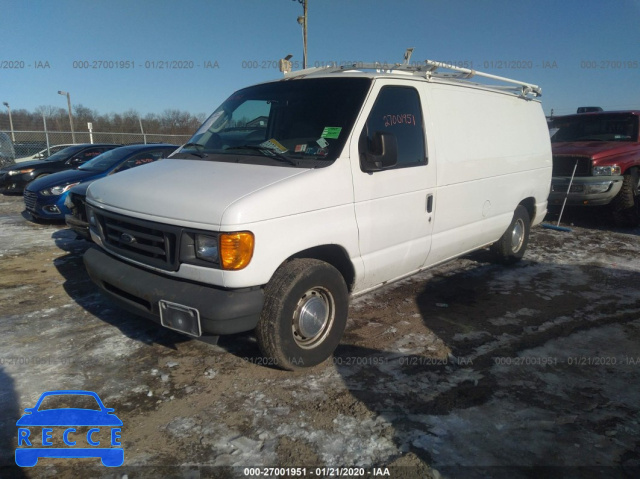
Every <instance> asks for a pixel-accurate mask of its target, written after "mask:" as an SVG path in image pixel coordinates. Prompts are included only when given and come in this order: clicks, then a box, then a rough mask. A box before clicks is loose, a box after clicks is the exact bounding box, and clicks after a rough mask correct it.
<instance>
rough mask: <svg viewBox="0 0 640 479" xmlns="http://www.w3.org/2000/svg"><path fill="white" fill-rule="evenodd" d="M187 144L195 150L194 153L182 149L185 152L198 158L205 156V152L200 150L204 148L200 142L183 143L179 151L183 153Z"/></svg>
mask: <svg viewBox="0 0 640 479" xmlns="http://www.w3.org/2000/svg"><path fill="white" fill-rule="evenodd" d="M189 146H193V147H195V149H196V152H195V153H194V152H191V151H184V153H186V154H187V155H193V156H197V157H200V158H204V157H205V156H207V154H206V153H202V150H204V146H203V145H201V144H200V143H185V144H184V145H182V148H180V153H183V150H184V148H187V147H189Z"/></svg>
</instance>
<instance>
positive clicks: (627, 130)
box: [551, 113, 638, 143]
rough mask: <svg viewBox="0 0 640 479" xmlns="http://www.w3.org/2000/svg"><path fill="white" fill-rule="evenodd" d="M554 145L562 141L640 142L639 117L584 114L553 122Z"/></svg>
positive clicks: (552, 140)
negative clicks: (639, 134) (639, 140)
mask: <svg viewBox="0 0 640 479" xmlns="http://www.w3.org/2000/svg"><path fill="white" fill-rule="evenodd" d="M551 129H554V130H555V133H553V136H552V137H551V142H552V143H557V142H561V141H638V117H637V116H636V115H629V114H610V115H607V114H604V115H603V114H594V115H590V114H588V113H583V114H580V115H572V116H567V117H560V118H556V119H554V120H553V123H552V125H551Z"/></svg>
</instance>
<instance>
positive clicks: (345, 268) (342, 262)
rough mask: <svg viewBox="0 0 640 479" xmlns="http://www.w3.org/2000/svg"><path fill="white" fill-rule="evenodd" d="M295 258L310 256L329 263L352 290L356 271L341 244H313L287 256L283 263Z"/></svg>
mask: <svg viewBox="0 0 640 479" xmlns="http://www.w3.org/2000/svg"><path fill="white" fill-rule="evenodd" d="M297 258H312V259H317V260H320V261H324V262H325V263H328V264H330V265H331V266H333V267H334V268H335V269H337V270H338V272H339V273H340V274H341V275H342V277H343V278H344V282H345V283H346V285H347V289H348V290H349V292H351V291H352V289H353V286H354V284H355V280H356V271H355V268H354V266H353V263H352V262H351V259H350V258H349V255H348V253H347V250H345V249H344V248H343V247H342V246H340V245H337V244H325V245H319V246H314V247H312V248H308V249H305V250H302V251H299V252H297V253H295V254H293V255H291V256H289V257H288V258H287V259H286V260H285V261H284V262H283V264H284V263H286V262H288V261H291V260H293V259H297Z"/></svg>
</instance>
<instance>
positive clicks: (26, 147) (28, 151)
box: [13, 141, 47, 159]
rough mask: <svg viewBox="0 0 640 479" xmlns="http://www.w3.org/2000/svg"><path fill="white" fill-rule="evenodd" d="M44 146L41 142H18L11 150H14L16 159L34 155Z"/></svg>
mask: <svg viewBox="0 0 640 479" xmlns="http://www.w3.org/2000/svg"><path fill="white" fill-rule="evenodd" d="M46 146H47V144H46V143H45V142H43V141H19V142H15V143H14V144H13V148H14V149H15V150H16V159H18V158H24V157H29V156H31V155H34V154H35V153H38V152H39V151H40V150H42V149H43V148H46Z"/></svg>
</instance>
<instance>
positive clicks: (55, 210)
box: [42, 205, 60, 214]
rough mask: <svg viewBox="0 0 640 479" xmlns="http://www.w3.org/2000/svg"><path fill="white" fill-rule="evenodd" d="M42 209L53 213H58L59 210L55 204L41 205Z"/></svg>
mask: <svg viewBox="0 0 640 479" xmlns="http://www.w3.org/2000/svg"><path fill="white" fill-rule="evenodd" d="M42 209H43V210H45V211H46V212H47V213H54V214H58V213H60V210H59V209H58V207H57V206H56V205H48V206H45V207H43V208H42Z"/></svg>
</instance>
